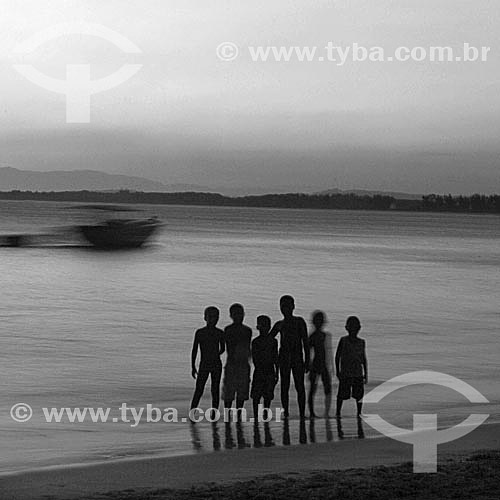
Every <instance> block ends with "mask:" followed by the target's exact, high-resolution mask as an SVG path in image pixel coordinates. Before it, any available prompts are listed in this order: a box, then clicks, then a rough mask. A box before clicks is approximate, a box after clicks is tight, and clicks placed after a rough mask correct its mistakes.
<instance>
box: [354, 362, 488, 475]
mask: <svg viewBox="0 0 500 500" xmlns="http://www.w3.org/2000/svg"><path fill="white" fill-rule="evenodd" d="M417 384H432V385H439V386H443V387H448V388H449V389H453V390H454V391H456V392H458V393H460V394H462V395H463V396H465V397H466V398H467V399H468V400H469V401H470V402H471V403H489V401H488V400H487V399H486V398H485V397H484V396H483V395H482V394H481V393H480V392H479V391H478V390H476V389H475V388H474V387H472V386H471V385H469V384H467V383H466V382H464V381H463V380H460V379H458V378H456V377H452V376H451V375H446V374H444V373H439V372H434V371H417V372H411V373H405V374H404V375H399V376H398V377H394V378H392V379H391V380H387V381H386V382H384V383H383V384H380V385H379V386H377V387H375V389H373V391H371V392H370V393H368V394H367V395H366V396H365V397H364V398H363V403H369V404H370V403H378V402H380V401H381V400H382V399H383V398H384V397H385V396H387V395H389V394H390V393H392V392H394V391H396V390H398V389H401V388H404V387H408V386H411V385H417ZM488 417H489V414H482V413H473V414H471V415H469V416H468V417H467V418H466V419H465V420H464V421H463V422H461V423H460V424H458V425H456V426H454V427H451V428H449V429H443V430H440V431H438V427H437V415H436V414H434V413H433V414H414V415H413V430H411V431H409V430H406V429H401V428H400V427H396V426H395V425H392V424H390V423H389V422H387V421H386V420H384V419H383V418H382V417H381V416H380V415H377V414H371V415H368V414H365V415H363V417H362V418H363V420H364V421H365V422H366V423H367V424H368V425H370V426H371V427H373V428H374V429H375V430H377V431H379V432H380V433H382V434H384V435H385V436H387V437H390V438H391V439H395V440H396V441H401V442H403V443H408V444H411V445H413V471H414V472H437V446H438V444H442V443H448V442H450V441H455V440H456V439H459V438H461V437H463V436H466V435H467V434H469V433H470V432H472V431H473V430H474V429H476V428H477V427H479V426H480V425H481V424H483V423H484V422H485V421H486V419H487V418H488Z"/></svg>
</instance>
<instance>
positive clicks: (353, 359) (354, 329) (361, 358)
mask: <svg viewBox="0 0 500 500" xmlns="http://www.w3.org/2000/svg"><path fill="white" fill-rule="evenodd" d="M345 329H346V330H347V332H348V333H349V335H346V336H344V337H342V338H341V339H340V340H339V345H338V347H337V353H336V354H335V370H336V373H337V378H338V379H339V391H338V395H337V417H340V412H341V411H342V403H343V402H344V401H345V400H347V399H350V398H351V397H352V398H354V399H355V400H356V405H357V410H358V417H361V409H362V406H363V403H362V401H361V400H362V399H363V396H364V394H365V388H364V384H366V383H367V382H368V362H367V360H366V342H365V341H364V340H363V339H360V338H359V337H358V333H359V331H360V330H361V323H360V321H359V319H358V318H357V317H356V316H349V318H347V322H346V325H345Z"/></svg>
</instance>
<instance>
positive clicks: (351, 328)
mask: <svg viewBox="0 0 500 500" xmlns="http://www.w3.org/2000/svg"><path fill="white" fill-rule="evenodd" d="M345 329H346V330H347V331H348V332H349V334H350V335H357V334H358V333H359V331H360V330H361V322H360V321H359V318H358V317H357V316H349V317H348V318H347V321H346V323H345Z"/></svg>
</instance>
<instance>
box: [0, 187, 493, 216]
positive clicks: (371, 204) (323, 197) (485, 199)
mask: <svg viewBox="0 0 500 500" xmlns="http://www.w3.org/2000/svg"><path fill="white" fill-rule="evenodd" d="M0 199H2V200H33V201H60V202H87V203H134V204H135V203H145V204H162V205H212V206H228V207H265V208H312V209H314V208H315V209H342V210H407V211H431V212H463V213H500V195H480V194H474V195H472V196H452V195H436V194H431V195H426V196H423V197H422V199H421V200H402V199H396V198H394V197H392V196H387V195H359V194H354V193H334V194H304V193H285V194H265V195H252V196H238V197H230V196H224V195H221V194H218V193H202V192H180V193H161V192H142V191H129V190H119V191H112V192H109V191H19V190H13V191H0Z"/></svg>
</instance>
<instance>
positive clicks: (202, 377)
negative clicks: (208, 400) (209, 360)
mask: <svg viewBox="0 0 500 500" xmlns="http://www.w3.org/2000/svg"><path fill="white" fill-rule="evenodd" d="M209 374H210V371H209V370H207V369H205V368H202V367H200V370H199V371H198V376H197V377H196V386H195V390H194V394H193V399H192V401H191V410H192V409H193V408H198V405H199V404H200V399H201V397H202V396H203V391H204V390H205V384H206V383H207V380H208V375H209Z"/></svg>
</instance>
